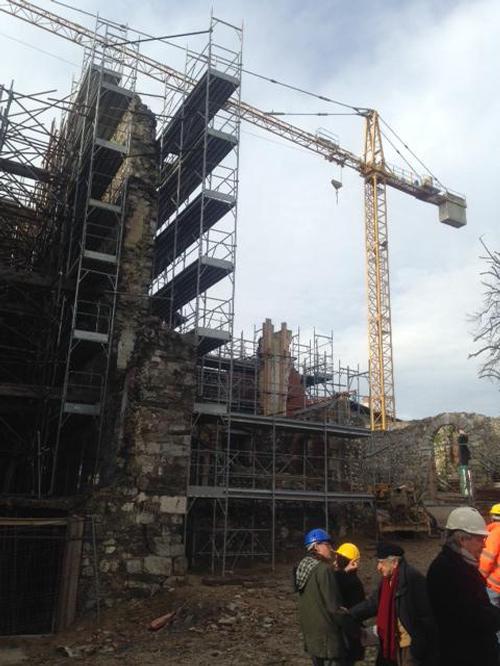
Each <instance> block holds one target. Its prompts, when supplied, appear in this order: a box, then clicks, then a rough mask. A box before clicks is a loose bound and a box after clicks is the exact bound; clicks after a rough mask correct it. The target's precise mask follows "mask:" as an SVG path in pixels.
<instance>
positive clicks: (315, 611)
mask: <svg viewBox="0 0 500 666" xmlns="http://www.w3.org/2000/svg"><path fill="white" fill-rule="evenodd" d="M295 586H296V590H297V593H298V596H299V600H298V605H299V622H300V628H301V630H302V634H303V636H304V649H305V651H306V652H307V653H308V654H309V655H311V656H313V657H320V658H322V659H343V658H344V657H345V651H346V650H345V642H344V637H343V634H342V631H341V629H340V626H339V624H338V622H337V620H336V619H335V617H334V614H335V612H336V611H337V610H338V609H339V607H340V606H342V599H341V597H340V592H339V588H338V585H337V581H336V579H335V573H334V571H333V570H332V568H331V566H329V565H328V564H326V563H325V562H321V561H318V560H316V559H315V558H314V557H312V556H309V555H308V556H307V557H304V559H302V560H301V561H300V563H299V565H298V566H297V568H296V570H295Z"/></svg>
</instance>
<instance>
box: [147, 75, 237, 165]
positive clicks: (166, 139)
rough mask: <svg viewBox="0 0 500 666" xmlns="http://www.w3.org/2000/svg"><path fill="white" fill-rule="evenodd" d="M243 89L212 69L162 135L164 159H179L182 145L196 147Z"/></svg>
mask: <svg viewBox="0 0 500 666" xmlns="http://www.w3.org/2000/svg"><path fill="white" fill-rule="evenodd" d="M239 85H240V82H239V80H238V79H237V78H235V77H234V76H231V75H230V74H228V73H226V72H221V71H218V70H217V69H215V68H214V67H208V68H207V70H206V71H205V73H204V74H203V76H202V77H201V78H200V79H199V80H198V82H197V83H196V85H195V86H194V88H193V89H192V90H191V92H190V93H189V95H188V96H187V97H186V99H185V100H184V101H183V102H182V103H181V105H180V106H179V108H178V109H177V111H176V113H175V115H174V117H173V118H172V120H171V121H170V123H169V124H168V126H167V127H166V129H165V131H164V132H163V134H162V135H161V137H160V141H161V159H162V160H164V159H165V157H166V156H167V155H168V154H174V155H178V154H179V153H180V151H181V146H182V145H188V144H190V143H194V142H195V141H196V139H197V138H198V137H199V135H200V134H202V132H203V131H204V129H205V126H206V123H207V122H208V121H211V120H212V119H213V118H214V116H215V114H216V113H217V112H218V111H220V109H221V108H222V107H223V106H224V104H225V103H226V102H227V100H228V99H229V98H230V97H231V95H232V94H233V93H234V91H235V90H236V89H237V88H238V86H239ZM207 98H208V100H209V104H208V110H207Z"/></svg>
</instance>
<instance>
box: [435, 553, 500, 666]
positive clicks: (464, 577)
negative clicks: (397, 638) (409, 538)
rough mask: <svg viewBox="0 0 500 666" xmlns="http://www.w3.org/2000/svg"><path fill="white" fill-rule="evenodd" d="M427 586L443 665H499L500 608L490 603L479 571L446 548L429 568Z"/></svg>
mask: <svg viewBox="0 0 500 666" xmlns="http://www.w3.org/2000/svg"><path fill="white" fill-rule="evenodd" d="M427 584H428V588H429V597H430V601H431V605H432V608H433V611H434V615H435V617H436V623H437V627H438V632H439V644H440V651H441V664H442V666H452V664H453V666H496V665H497V664H498V656H497V639H496V631H497V630H499V629H500V609H498V608H496V607H495V606H493V605H492V604H491V603H490V601H489V598H488V594H487V592H486V585H485V581H484V578H483V577H482V576H481V574H480V573H479V571H478V570H477V569H476V568H475V567H474V566H472V565H470V564H468V563H467V562H465V560H464V559H463V557H462V556H461V555H460V554H459V553H456V552H455V551H453V550H452V549H451V548H449V547H448V546H443V549H442V550H441V552H440V553H439V555H438V556H437V557H436V558H435V560H434V561H433V562H432V564H431V566H430V567H429V571H428V573H427Z"/></svg>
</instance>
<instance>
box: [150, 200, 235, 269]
mask: <svg viewBox="0 0 500 666" xmlns="http://www.w3.org/2000/svg"><path fill="white" fill-rule="evenodd" d="M235 205H236V199H235V197H232V196H229V195H228V194H223V193H222V192H214V191H211V190H207V191H205V192H200V194H199V195H198V196H197V197H196V198H195V199H193V201H191V202H190V203H189V204H188V205H187V206H186V207H185V208H184V209H183V211H182V212H181V213H179V215H178V216H177V217H176V219H175V220H174V221H172V222H171V224H169V225H168V227H166V228H165V229H164V230H163V231H162V232H160V233H159V234H158V236H157V237H156V239H155V255H154V265H153V277H157V276H158V275H159V274H160V273H162V272H163V271H164V270H165V268H166V267H167V266H168V265H169V264H170V263H171V262H172V261H173V260H174V259H176V258H177V257H178V256H180V255H181V254H182V253H183V252H184V251H185V250H187V248H188V247H189V246H190V245H192V244H193V243H194V242H196V240H197V239H198V238H199V237H200V235H201V234H202V233H205V232H206V231H208V230H209V229H211V228H212V227H213V226H214V225H215V224H216V223H217V222H218V221H219V220H221V219H222V218H223V217H224V215H225V214H226V213H228V212H229V211H230V210H231V209H232V208H233V207H234V206H235Z"/></svg>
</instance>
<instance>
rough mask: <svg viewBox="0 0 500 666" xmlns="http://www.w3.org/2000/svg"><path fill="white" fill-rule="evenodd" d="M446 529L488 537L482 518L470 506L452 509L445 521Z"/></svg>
mask: <svg viewBox="0 0 500 666" xmlns="http://www.w3.org/2000/svg"><path fill="white" fill-rule="evenodd" d="M446 529H447V530H462V532H467V533H468V534H477V535H479V536H488V530H487V529H486V523H485V522H484V518H483V517H482V515H481V514H480V513H479V511H478V510H477V509H473V508H472V507H471V506H460V507H458V509H453V511H452V512H451V513H450V515H449V516H448V520H447V521H446Z"/></svg>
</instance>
